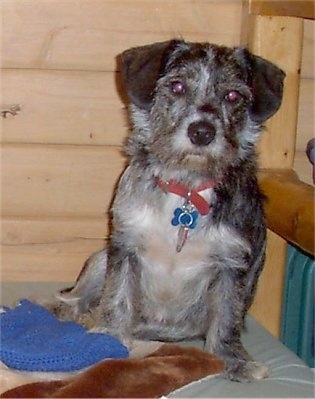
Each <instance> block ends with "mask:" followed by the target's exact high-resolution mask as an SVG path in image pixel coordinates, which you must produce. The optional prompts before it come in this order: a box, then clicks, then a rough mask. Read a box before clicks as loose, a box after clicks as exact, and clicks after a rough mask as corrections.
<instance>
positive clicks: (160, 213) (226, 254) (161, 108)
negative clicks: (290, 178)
mask: <svg viewBox="0 0 315 399" xmlns="http://www.w3.org/2000/svg"><path fill="white" fill-rule="evenodd" d="M122 77H123V81H124V84H125V87H126V91H127V94H128V96H129V99H130V111H131V119H132V123H133V129H132V132H131V134H130V136H129V139H128V141H127V145H126V152H127V154H128V155H129V165H128V167H127V168H126V170H125V172H124V173H123V175H122V177H121V179H120V182H119V185H118V188H117V192H116V195H115V199H114V202H113V206H112V231H111V236H110V240H109V244H108V246H107V249H105V250H104V251H101V252H99V253H97V254H95V255H93V256H92V257H91V258H90V259H89V260H88V261H87V262H86V264H85V266H84V268H83V270H82V272H81V274H80V276H79V277H78V280H77V282H76V285H75V286H74V288H72V289H70V290H68V291H65V292H63V293H62V294H60V295H59V302H58V303H57V302H56V303H55V304H53V305H52V306H51V308H52V309H53V310H54V311H55V313H56V314H58V315H59V317H61V318H63V319H74V320H77V321H79V322H82V323H83V324H86V325H88V326H89V327H100V328H102V329H104V330H105V331H107V332H109V333H111V334H113V335H115V336H118V337H119V338H121V339H122V340H126V339H138V340H160V341H180V340H183V339H192V338H195V337H203V338H204V339H205V348H206V349H207V350H208V351H210V352H213V353H215V354H216V355H218V356H220V357H221V358H223V359H224V360H225V363H226V372H225V374H226V376H227V377H228V378H230V379H232V380H238V381H244V380H247V381H248V380H252V379H256V378H263V377H264V376H265V375H266V374H267V368H266V367H265V366H264V365H262V364H260V363H257V362H255V361H253V360H252V359H251V357H250V356H249V355H248V353H247V352H246V350H245V349H244V348H243V346H242V343H241V340H240V334H241V330H242V327H243V322H244V316H245V314H246V312H247V310H248V308H249V306H250V305H251V303H252V299H253V295H254V292H255V288H256V285H257V279H258V276H259V274H260V272H261V270H262V266H263V263H264V254H265V241H266V227H265V219H264V212H263V205H262V194H261V192H260V191H259V188H258V185H257V179H256V169H257V167H256V154H255V148H254V147H255V143H256V141H257V139H258V137H259V134H260V131H261V125H262V123H263V122H264V121H265V120H266V119H268V118H269V117H270V116H271V115H273V114H274V113H275V112H276V111H277V109H278V108H279V106H280V103H281V98H282V88H283V80H284V73H283V72H282V71H281V70H280V69H279V68H278V67H277V66H275V65H273V64H272V63H270V62H268V61H266V60H264V59H262V58H260V57H257V56H254V55H252V54H250V53H249V52H248V51H247V50H245V49H243V48H227V47H224V46H217V45H213V44H207V43H202V44H201V43H186V42H184V41H182V40H173V41H168V42H163V43H155V44H151V45H147V46H143V47H136V48H132V49H129V50H127V51H125V52H124V53H123V54H122Z"/></svg>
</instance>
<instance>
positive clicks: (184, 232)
mask: <svg viewBox="0 0 315 399" xmlns="http://www.w3.org/2000/svg"><path fill="white" fill-rule="evenodd" d="M198 216H199V212H198V211H197V210H196V208H195V206H194V205H193V204H192V203H191V202H190V201H189V198H188V199H187V200H186V202H185V203H184V204H183V206H182V207H181V208H176V209H175V211H174V215H173V219H172V225H173V226H179V229H178V238H177V245H176V251H177V252H180V251H181V250H182V248H183V246H184V245H185V242H186V240H187V236H188V231H189V229H194V228H195V227H196V223H197V219H198Z"/></svg>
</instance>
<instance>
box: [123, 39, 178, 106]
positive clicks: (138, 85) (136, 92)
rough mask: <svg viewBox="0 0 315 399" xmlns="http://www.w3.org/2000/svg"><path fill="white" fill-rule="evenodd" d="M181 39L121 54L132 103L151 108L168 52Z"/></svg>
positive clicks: (125, 82) (125, 80) (124, 79)
mask: <svg viewBox="0 0 315 399" xmlns="http://www.w3.org/2000/svg"><path fill="white" fill-rule="evenodd" d="M178 42H179V41H177V40H171V41H167V42H161V43H154V44H149V45H146V46H141V47H134V48H131V49H129V50H126V51H124V52H123V53H122V55H121V60H122V76H123V81H124V84H125V87H126V90H127V94H128V96H129V99H130V101H131V102H132V103H134V104H135V105H137V106H138V107H140V108H143V109H147V110H148V109H150V107H151V103H152V99H153V96H154V90H155V86H156V82H157V80H158V79H159V77H160V76H161V74H162V71H163V66H164V64H165V63H166V62H167V58H168V54H170V52H172V50H173V49H174V48H175V46H176V44H177V43H178Z"/></svg>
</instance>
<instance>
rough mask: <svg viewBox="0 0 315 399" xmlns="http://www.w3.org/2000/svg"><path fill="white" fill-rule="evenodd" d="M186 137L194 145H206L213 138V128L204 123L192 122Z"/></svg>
mask: <svg viewBox="0 0 315 399" xmlns="http://www.w3.org/2000/svg"><path fill="white" fill-rule="evenodd" d="M188 137H189V139H190V141H191V142H192V143H193V144H194V145H198V146H204V145H208V144H210V143H211V141H212V140H213V139H214V137H215V128H214V126H213V125H212V124H211V123H209V122H206V121H198V122H193V123H191V124H190V125H189V126H188Z"/></svg>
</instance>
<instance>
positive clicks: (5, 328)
mask: <svg viewBox="0 0 315 399" xmlns="http://www.w3.org/2000/svg"><path fill="white" fill-rule="evenodd" d="M2 309H3V310H4V312H3V313H1V314H0V326H1V336H0V338H1V341H0V343H1V345H0V360H1V361H2V362H3V363H5V364H6V365H7V366H9V367H11V368H14V369H18V370H28V371H73V370H79V369H82V368H85V367H88V366H90V365H92V364H95V363H97V362H99V361H101V360H104V359H108V358H126V357H128V350H127V348H126V347H125V346H124V345H123V344H122V343H121V342H120V341H119V340H118V339H116V338H115V337H112V336H110V335H107V334H100V333H90V332H88V331H87V330H86V329H85V328H84V327H82V326H81V325H79V324H76V323H73V322H69V321H60V320H58V319H57V318H56V317H55V316H54V315H53V314H52V313H50V312H49V311H48V310H47V309H45V308H44V307H42V306H39V305H37V304H35V303H32V302H30V301H28V300H25V299H24V300H22V301H21V302H20V303H19V305H18V306H16V307H15V308H13V309H10V308H2Z"/></svg>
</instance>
